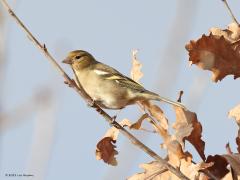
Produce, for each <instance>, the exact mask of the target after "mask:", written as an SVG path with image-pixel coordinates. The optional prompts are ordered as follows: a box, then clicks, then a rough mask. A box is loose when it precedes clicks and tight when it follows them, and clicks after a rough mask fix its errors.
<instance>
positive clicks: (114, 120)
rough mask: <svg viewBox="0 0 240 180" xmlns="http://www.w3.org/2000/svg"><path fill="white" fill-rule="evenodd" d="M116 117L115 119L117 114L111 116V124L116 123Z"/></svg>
mask: <svg viewBox="0 0 240 180" xmlns="http://www.w3.org/2000/svg"><path fill="white" fill-rule="evenodd" d="M116 119H117V115H115V116H113V117H112V119H111V120H112V121H111V124H112V125H114V124H115V123H116Z"/></svg>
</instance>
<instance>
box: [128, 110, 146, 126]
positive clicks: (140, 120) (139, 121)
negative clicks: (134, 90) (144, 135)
mask: <svg viewBox="0 0 240 180" xmlns="http://www.w3.org/2000/svg"><path fill="white" fill-rule="evenodd" d="M146 118H148V114H147V113H145V114H143V115H142V116H141V117H140V118H139V119H138V120H137V122H135V123H133V124H132V125H131V126H130V127H129V128H130V129H140V128H141V126H142V122H143V121H144V120H145V119H146Z"/></svg>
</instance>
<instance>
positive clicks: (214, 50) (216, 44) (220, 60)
mask: <svg viewBox="0 0 240 180" xmlns="http://www.w3.org/2000/svg"><path fill="white" fill-rule="evenodd" d="M186 49H187V51H188V52H189V61H190V62H191V63H192V64H196V65H197V66H198V67H200V68H201V69H204V70H209V71H212V72H213V77H212V80H213V81H214V82H217V81H221V80H222V79H223V78H224V77H225V76H227V75H234V79H236V78H238V77H239V76H240V55H239V53H238V51H236V50H234V49H233V47H232V44H231V42H229V41H227V40H226V39H225V38H224V37H223V36H221V37H220V38H219V37H216V36H214V35H213V34H210V35H209V36H206V35H203V36H202V37H201V38H200V39H198V40H197V41H190V43H189V44H187V45H186Z"/></svg>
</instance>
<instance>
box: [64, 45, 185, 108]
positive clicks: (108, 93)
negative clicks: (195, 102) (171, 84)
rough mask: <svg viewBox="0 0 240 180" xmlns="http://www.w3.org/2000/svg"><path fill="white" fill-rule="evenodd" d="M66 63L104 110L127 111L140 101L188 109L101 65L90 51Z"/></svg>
mask: <svg viewBox="0 0 240 180" xmlns="http://www.w3.org/2000/svg"><path fill="white" fill-rule="evenodd" d="M62 62H63V63H65V64H69V65H70V66H71V68H72V69H73V71H74V72H75V75H76V77H75V78H77V81H76V82H77V83H78V82H79V83H80V84H81V86H82V88H83V89H84V91H85V92H86V93H87V94H88V95H89V96H90V97H91V98H92V99H93V101H94V102H95V103H97V104H98V105H99V106H100V107H102V108H105V109H123V108H125V107H126V106H128V105H132V104H135V103H137V102H139V101H140V102H141V101H149V100H156V101H163V102H166V103H168V104H171V105H174V106H178V107H181V108H184V109H186V107H185V106H184V105H183V104H182V103H179V102H175V101H172V100H170V99H168V98H165V97H161V96H160V95H158V94H156V93H154V92H151V91H149V90H147V89H145V88H144V87H143V86H142V85H140V84H139V83H137V82H135V81H134V80H133V79H131V78H129V77H127V76H125V75H123V74H122V73H120V72H119V71H117V70H116V69H114V68H112V67H110V66H108V65H106V64H104V63H102V62H99V61H97V60H96V59H95V58H94V57H93V56H92V55H91V54H90V53H89V52H87V51H84V50H75V51H71V52H69V53H68V55H67V57H66V58H65V59H64V60H63V61H62Z"/></svg>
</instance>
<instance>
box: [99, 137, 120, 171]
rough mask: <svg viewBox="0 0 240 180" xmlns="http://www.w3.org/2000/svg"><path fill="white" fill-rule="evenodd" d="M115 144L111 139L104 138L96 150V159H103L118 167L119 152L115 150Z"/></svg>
mask: <svg viewBox="0 0 240 180" xmlns="http://www.w3.org/2000/svg"><path fill="white" fill-rule="evenodd" d="M113 143H114V144H115V143H116V141H115V140H113V139H112V138H111V137H104V138H103V139H102V140H101V141H99V142H98V144H97V148H96V159H97V160H100V159H102V160H103V161H104V162H105V163H107V164H110V165H112V166H116V165H117V160H116V158H115V155H117V154H118V152H117V151H116V150H115V148H116V146H115V145H114V144H113Z"/></svg>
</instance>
